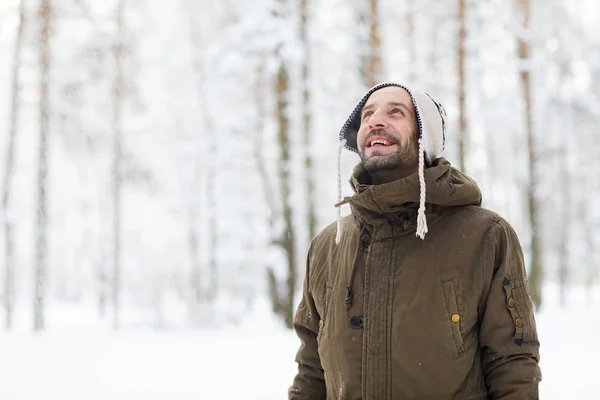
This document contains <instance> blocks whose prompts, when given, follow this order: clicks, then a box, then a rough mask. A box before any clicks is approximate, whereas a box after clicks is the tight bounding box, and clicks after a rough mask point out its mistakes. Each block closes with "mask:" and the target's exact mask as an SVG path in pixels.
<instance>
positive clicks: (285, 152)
mask: <svg viewBox="0 0 600 400" xmlns="http://www.w3.org/2000/svg"><path fill="white" fill-rule="evenodd" d="M278 53H279V51H278ZM289 84H290V77H289V73H288V69H287V66H286V65H285V62H284V61H283V60H282V59H281V58H280V65H279V68H278V72H277V76H276V81H275V102H276V119H277V143H278V148H279V157H278V160H277V162H278V165H277V171H278V174H279V175H278V181H279V189H280V192H279V194H280V196H279V197H280V199H281V200H280V204H281V218H282V220H283V221H282V222H283V224H282V225H283V228H282V230H280V232H279V233H278V234H276V235H275V236H274V238H273V242H274V243H275V244H277V245H278V246H280V247H281V249H282V250H283V252H284V253H285V255H286V260H287V273H286V277H285V280H284V282H280V281H279V279H278V278H277V275H276V274H275V271H274V270H273V269H272V268H269V270H268V278H269V292H270V296H271V302H272V304H273V311H274V312H275V314H278V315H280V316H281V317H282V318H283V320H284V322H285V324H286V326H287V327H288V328H291V327H292V323H293V319H294V311H295V310H294V307H295V305H296V304H295V300H294V298H295V296H294V295H295V291H296V284H297V280H298V278H297V267H296V236H295V231H294V227H293V220H294V215H293V208H292V204H291V199H290V192H291V186H292V182H291V179H290V169H291V143H290V128H289V116H288V115H287V106H288V96H289ZM263 179H267V176H266V174H265V175H264V176H263Z"/></svg>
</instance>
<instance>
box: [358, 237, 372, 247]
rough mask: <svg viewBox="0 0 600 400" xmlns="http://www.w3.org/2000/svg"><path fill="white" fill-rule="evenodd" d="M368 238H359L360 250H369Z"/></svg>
mask: <svg viewBox="0 0 600 400" xmlns="http://www.w3.org/2000/svg"><path fill="white" fill-rule="evenodd" d="M369 244H370V241H369V237H368V236H363V237H361V238H360V249H361V250H367V249H368V248H369Z"/></svg>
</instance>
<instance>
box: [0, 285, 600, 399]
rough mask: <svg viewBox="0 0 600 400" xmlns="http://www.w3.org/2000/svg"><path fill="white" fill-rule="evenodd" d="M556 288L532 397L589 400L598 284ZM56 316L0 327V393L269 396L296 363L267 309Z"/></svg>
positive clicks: (287, 337)
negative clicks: (102, 321) (145, 316)
mask: <svg viewBox="0 0 600 400" xmlns="http://www.w3.org/2000/svg"><path fill="white" fill-rule="evenodd" d="M556 295H557V291H556V290H547V291H546V307H545V308H544V310H543V311H542V313H541V314H540V315H538V317H537V319H538V328H539V334H540V339H541V341H542V351H541V352H542V361H541V366H542V372H543V375H544V380H543V382H542V385H541V398H542V399H549V400H554V399H565V398H570V399H577V400H585V399H597V393H598V383H597V381H596V379H597V376H598V373H600V367H598V362H599V359H600V340H599V339H600V304H598V303H600V293H599V292H598V291H597V292H596V296H595V302H596V304H595V306H594V307H588V306H585V305H584V304H585V296H584V292H583V291H572V292H571V296H570V299H569V303H568V306H567V307H565V308H561V307H559V306H558V302H557V300H556V298H557V296H556ZM582 305H583V306H582ZM63 325H64V327H63V328H58V327H55V326H53V327H52V329H51V330H50V331H49V332H46V333H43V334H40V335H34V334H32V333H24V332H16V333H10V334H7V333H2V334H0V399H2V400H37V399H39V400H48V399H60V400H99V399H102V400H104V399H107V400H108V399H110V400H121V399H123V400H125V399H127V400H132V399H144V400H158V399H161V400H163V399H178V400H186V399H195V400H198V399H207V400H208V399H223V400H229V399H232V400H233V399H236V400H238V399H245V400H250V399H257V400H258V399H260V400H271V399H273V400H275V399H277V400H279V399H284V398H286V390H287V387H288V386H289V384H290V382H291V380H292V377H293V375H294V373H295V371H296V365H295V364H294V361H293V359H294V355H295V352H296V349H297V346H298V341H297V339H296V337H295V335H294V333H293V332H290V331H286V330H284V329H282V328H281V327H279V326H278V325H277V323H275V321H274V320H273V318H272V317H271V316H270V315H269V313H268V310H264V311H261V312H256V313H253V314H252V315H251V316H250V317H249V318H248V319H247V320H245V321H244V322H243V323H242V324H241V325H240V326H238V327H228V328H221V329H212V330H203V331H159V332H156V331H152V330H143V329H135V330H134V329H128V330H124V331H121V332H116V333H115V332H112V331H111V330H108V329H106V328H100V327H98V326H94V325H93V324H92V323H91V320H90V321H87V323H86V324H79V325H77V324H73V323H71V325H69V324H66V323H65V324H63Z"/></svg>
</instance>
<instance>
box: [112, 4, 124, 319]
mask: <svg viewBox="0 0 600 400" xmlns="http://www.w3.org/2000/svg"><path fill="white" fill-rule="evenodd" d="M124 7H125V0H119V3H118V5H117V12H116V26H117V37H116V38H115V43H114V45H113V57H114V62H115V75H114V81H113V90H112V96H113V100H112V106H113V109H112V117H113V121H112V123H113V159H112V184H113V190H112V195H113V221H112V222H113V260H112V261H113V274H112V303H113V312H114V320H113V327H114V328H115V329H118V328H119V326H120V318H119V317H120V306H121V304H120V301H121V298H120V297H121V230H122V228H121V222H122V221H121V196H122V193H121V189H122V185H123V176H122V175H123V174H122V162H123V137H122V136H123V132H122V115H121V112H122V109H123V86H124V78H123V55H124V54H123V53H124V51H125V49H124V47H125V44H124V37H123V34H124V22H123V10H124Z"/></svg>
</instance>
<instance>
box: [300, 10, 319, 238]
mask: <svg viewBox="0 0 600 400" xmlns="http://www.w3.org/2000/svg"><path fill="white" fill-rule="evenodd" d="M308 25H309V6H308V0H300V41H301V45H302V53H303V56H302V114H303V119H302V128H303V134H304V137H303V138H304V174H305V179H306V201H307V204H308V210H307V211H308V212H307V214H308V235H309V240H312V239H313V238H314V237H315V235H316V234H317V212H316V204H315V201H316V199H315V181H314V179H315V177H314V170H313V158H312V152H311V150H312V149H311V144H312V142H311V128H312V126H311V115H312V112H311V110H310V104H311V101H310V84H309V66H310V62H311V57H310V42H309V40H308V35H307V29H308Z"/></svg>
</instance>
